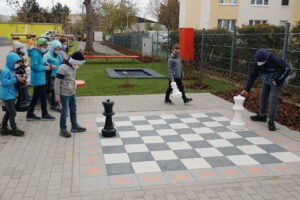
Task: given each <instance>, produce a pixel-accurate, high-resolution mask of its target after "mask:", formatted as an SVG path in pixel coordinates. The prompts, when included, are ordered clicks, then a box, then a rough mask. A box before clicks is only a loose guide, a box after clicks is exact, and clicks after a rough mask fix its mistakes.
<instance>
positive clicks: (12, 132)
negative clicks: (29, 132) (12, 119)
mask: <svg viewBox="0 0 300 200" xmlns="http://www.w3.org/2000/svg"><path fill="white" fill-rule="evenodd" d="M25 134H26V133H25V131H22V130H20V129H18V128H17V129H15V130H12V131H11V135H12V136H17V137H21V136H24V135H25Z"/></svg>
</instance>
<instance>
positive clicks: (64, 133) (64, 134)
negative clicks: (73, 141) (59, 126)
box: [59, 130, 72, 138]
mask: <svg viewBox="0 0 300 200" xmlns="http://www.w3.org/2000/svg"><path fill="white" fill-rule="evenodd" d="M59 135H60V136H62V137H65V138H69V137H71V136H72V135H71V134H70V133H69V132H68V131H67V130H64V131H60V133H59Z"/></svg>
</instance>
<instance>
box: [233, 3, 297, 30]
mask: <svg viewBox="0 0 300 200" xmlns="http://www.w3.org/2000/svg"><path fill="white" fill-rule="evenodd" d="M297 1H298V0H297ZM294 5H295V0H290V2H289V5H288V6H281V0H271V1H269V5H267V6H252V5H251V1H250V0H247V1H245V0H241V1H240V13H239V22H238V24H237V25H238V26H242V25H249V20H267V23H268V24H272V25H277V26H278V25H279V24H280V21H288V22H291V23H292V22H293V16H294V14H293V13H294ZM298 7H299V6H298ZM297 9H298V8H297Z"/></svg>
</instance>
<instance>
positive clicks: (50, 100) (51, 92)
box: [47, 77, 59, 108]
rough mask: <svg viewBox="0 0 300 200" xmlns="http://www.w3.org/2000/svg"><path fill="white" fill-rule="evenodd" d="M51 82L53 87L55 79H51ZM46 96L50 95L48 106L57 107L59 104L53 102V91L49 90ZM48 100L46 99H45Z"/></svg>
mask: <svg viewBox="0 0 300 200" xmlns="http://www.w3.org/2000/svg"><path fill="white" fill-rule="evenodd" d="M51 79H52V81H53V85H54V81H55V77H51ZM47 95H50V97H49V104H50V106H51V107H53V108H54V107H57V106H59V103H57V102H56V101H55V94H54V90H51V91H50V92H49V93H48V94H47ZM47 98H48V97H47Z"/></svg>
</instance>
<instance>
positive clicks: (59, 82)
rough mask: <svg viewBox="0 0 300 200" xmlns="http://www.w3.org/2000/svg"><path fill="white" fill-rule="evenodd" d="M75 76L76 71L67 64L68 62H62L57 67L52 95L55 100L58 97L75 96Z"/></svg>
mask: <svg viewBox="0 0 300 200" xmlns="http://www.w3.org/2000/svg"><path fill="white" fill-rule="evenodd" d="M75 76H76V70H75V69H74V68H73V67H72V65H70V64H69V62H68V61H66V60H64V61H63V63H62V64H61V65H60V66H59V69H58V71H57V75H56V78H55V81H54V93H55V97H56V98H58V97H60V95H62V96H72V95H73V94H75V89H76V83H75Z"/></svg>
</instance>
